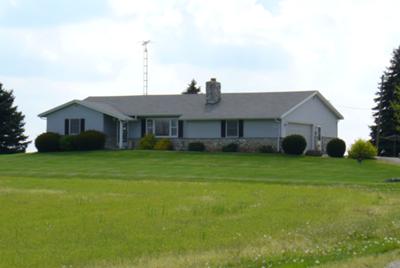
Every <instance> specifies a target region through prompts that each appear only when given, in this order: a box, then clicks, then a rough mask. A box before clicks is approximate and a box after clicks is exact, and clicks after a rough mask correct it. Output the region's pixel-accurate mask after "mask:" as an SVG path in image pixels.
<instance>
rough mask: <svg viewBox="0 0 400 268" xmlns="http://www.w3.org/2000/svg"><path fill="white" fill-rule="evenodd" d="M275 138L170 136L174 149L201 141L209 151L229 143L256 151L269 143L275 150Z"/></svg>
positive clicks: (185, 147) (181, 149) (184, 148)
mask: <svg viewBox="0 0 400 268" xmlns="http://www.w3.org/2000/svg"><path fill="white" fill-rule="evenodd" d="M139 140H140V139H134V140H132V141H131V144H133V148H136V147H137V146H138V144H139ZM277 140H278V139H277V138H215V139H207V138H203V139H191V138H179V139H178V138H171V141H172V143H173V144H174V150H176V151H186V150H187V148H188V145H189V143H191V142H202V143H203V144H204V145H205V146H206V150H207V151H210V152H216V151H221V150H222V147H223V146H225V145H228V144H230V143H237V144H239V150H240V151H241V152H257V151H258V149H259V148H260V147H261V146H263V145H271V146H272V147H273V148H274V149H275V150H277Z"/></svg>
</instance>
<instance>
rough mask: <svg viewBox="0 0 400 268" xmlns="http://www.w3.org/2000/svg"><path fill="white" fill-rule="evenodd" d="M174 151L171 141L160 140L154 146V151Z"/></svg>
mask: <svg viewBox="0 0 400 268" xmlns="http://www.w3.org/2000/svg"><path fill="white" fill-rule="evenodd" d="M173 149H174V146H173V144H172V142H171V140H169V139H160V140H158V141H157V142H156V144H155V145H154V150H160V151H170V150H173Z"/></svg>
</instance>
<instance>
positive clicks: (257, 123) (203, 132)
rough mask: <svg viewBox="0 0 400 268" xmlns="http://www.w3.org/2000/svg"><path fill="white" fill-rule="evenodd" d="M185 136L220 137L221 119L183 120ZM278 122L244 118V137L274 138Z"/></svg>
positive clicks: (277, 132) (277, 129) (277, 131)
mask: <svg viewBox="0 0 400 268" xmlns="http://www.w3.org/2000/svg"><path fill="white" fill-rule="evenodd" d="M183 126H184V130H183V133H184V134H183V135H184V137H185V138H193V139H202V138H203V139H209V138H220V137H221V121H220V120H213V121H208V120H207V121H185V123H184V125H183ZM279 127H280V123H279V122H275V121H273V120H244V121H243V137H244V138H275V137H278V136H279Z"/></svg>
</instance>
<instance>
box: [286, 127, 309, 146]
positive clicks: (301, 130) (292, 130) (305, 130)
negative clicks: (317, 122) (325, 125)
mask: <svg viewBox="0 0 400 268" xmlns="http://www.w3.org/2000/svg"><path fill="white" fill-rule="evenodd" d="M312 133H313V126H312V125H310V124H307V125H305V124H294V123H291V124H288V125H287V128H286V135H293V134H298V135H302V136H303V137H304V138H305V139H306V142H307V147H306V150H310V149H312V148H313V147H314V144H313V136H312Z"/></svg>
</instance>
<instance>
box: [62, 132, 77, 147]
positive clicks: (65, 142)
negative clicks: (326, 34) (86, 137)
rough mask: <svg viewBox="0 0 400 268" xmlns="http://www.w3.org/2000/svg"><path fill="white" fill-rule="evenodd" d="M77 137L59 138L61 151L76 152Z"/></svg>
mask: <svg viewBox="0 0 400 268" xmlns="http://www.w3.org/2000/svg"><path fill="white" fill-rule="evenodd" d="M77 137H78V136H72V135H71V136H62V137H61V138H60V150H61V151H74V150H77Z"/></svg>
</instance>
